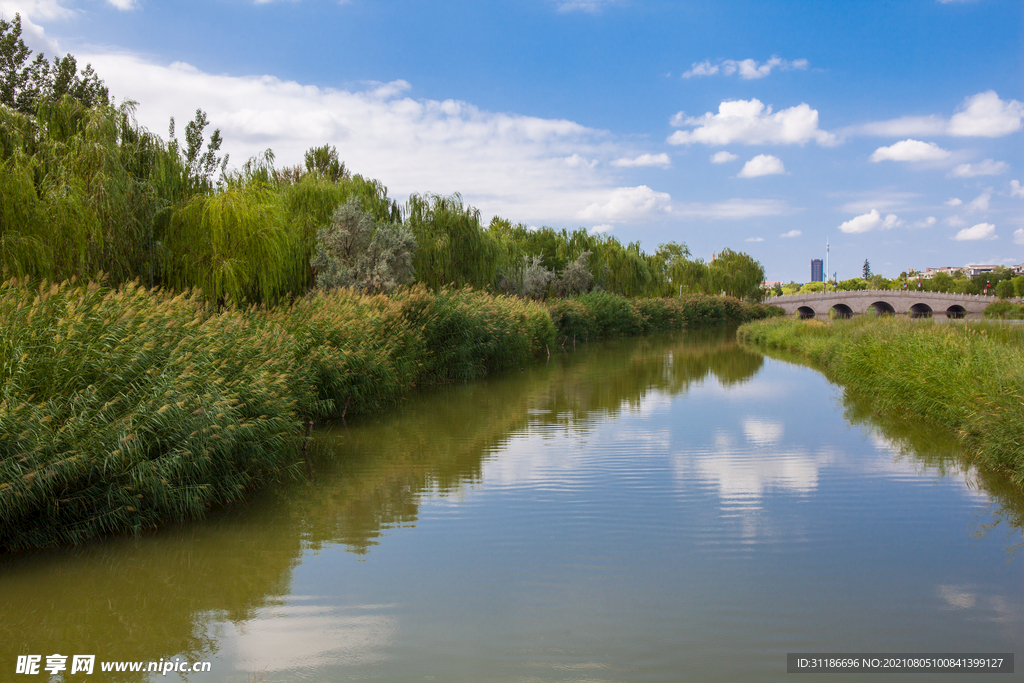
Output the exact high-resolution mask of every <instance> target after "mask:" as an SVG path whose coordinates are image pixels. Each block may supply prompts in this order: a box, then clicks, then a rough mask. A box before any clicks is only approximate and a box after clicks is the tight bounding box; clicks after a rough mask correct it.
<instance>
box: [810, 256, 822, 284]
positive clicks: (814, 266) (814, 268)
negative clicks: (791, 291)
mask: <svg viewBox="0 0 1024 683" xmlns="http://www.w3.org/2000/svg"><path fill="white" fill-rule="evenodd" d="M824 273H825V268H824V263H823V262H822V260H821V259H820V258H816V259H811V282H824V281H825V277H824Z"/></svg>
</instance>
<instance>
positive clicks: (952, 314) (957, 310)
mask: <svg viewBox="0 0 1024 683" xmlns="http://www.w3.org/2000/svg"><path fill="white" fill-rule="evenodd" d="M946 317H947V318H956V319H960V318H966V317H967V309H966V308H964V307H963V306H961V305H960V304H953V305H952V306H950V307H949V308H947V309H946Z"/></svg>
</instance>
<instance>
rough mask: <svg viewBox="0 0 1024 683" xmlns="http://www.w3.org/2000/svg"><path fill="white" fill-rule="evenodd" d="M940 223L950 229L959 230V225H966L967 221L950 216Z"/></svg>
mask: <svg viewBox="0 0 1024 683" xmlns="http://www.w3.org/2000/svg"><path fill="white" fill-rule="evenodd" d="M942 222H943V223H945V224H946V225H948V226H949V227H951V228H959V227H960V226H961V225H967V221H965V220H964V219H963V218H960V216H950V217H949V218H946V219H945V220H944V221H942Z"/></svg>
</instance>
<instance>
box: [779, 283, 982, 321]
mask: <svg viewBox="0 0 1024 683" xmlns="http://www.w3.org/2000/svg"><path fill="white" fill-rule="evenodd" d="M994 301H996V298H995V297H992V296H984V295H980V294H949V293H944V292H921V291H916V290H897V289H857V290H852V291H831V292H815V293H813V294H790V295H788V296H777V297H772V298H771V299H769V300H767V303H770V304H772V305H773V306H779V307H780V308H782V309H783V310H784V311H786V313H788V314H789V315H794V314H796V313H798V312H799V313H800V314H801V315H803V316H804V317H825V316H828V314H829V311H830V310H832V309H835V310H836V312H837V314H839V315H840V316H843V317H849V316H853V315H863V314H864V313H867V312H868V311H871V310H873V311H874V312H875V313H890V314H894V315H909V316H912V317H932V316H935V317H942V318H945V317H950V318H970V319H980V318H981V317H982V313H983V312H984V310H985V307H986V306H988V305H989V304H990V303H992V302H994Z"/></svg>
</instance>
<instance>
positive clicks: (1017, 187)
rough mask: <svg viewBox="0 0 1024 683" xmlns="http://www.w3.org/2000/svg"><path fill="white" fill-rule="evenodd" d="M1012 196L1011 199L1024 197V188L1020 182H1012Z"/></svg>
mask: <svg viewBox="0 0 1024 683" xmlns="http://www.w3.org/2000/svg"><path fill="white" fill-rule="evenodd" d="M1010 196H1011V197H1024V187H1022V186H1021V184H1020V181H1019V180H1011V181H1010Z"/></svg>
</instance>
